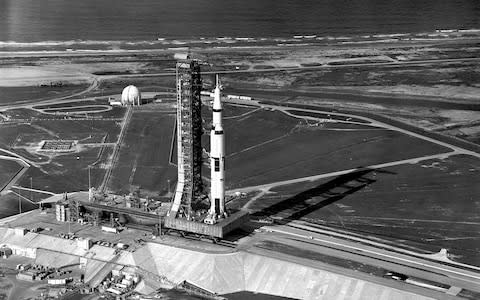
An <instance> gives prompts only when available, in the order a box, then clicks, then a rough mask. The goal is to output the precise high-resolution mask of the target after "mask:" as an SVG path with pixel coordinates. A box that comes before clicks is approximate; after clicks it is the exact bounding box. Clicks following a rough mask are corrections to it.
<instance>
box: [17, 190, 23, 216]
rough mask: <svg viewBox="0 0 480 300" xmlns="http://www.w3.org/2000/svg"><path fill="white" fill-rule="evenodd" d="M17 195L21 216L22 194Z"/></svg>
mask: <svg viewBox="0 0 480 300" xmlns="http://www.w3.org/2000/svg"><path fill="white" fill-rule="evenodd" d="M17 195H18V213H19V214H21V213H22V199H21V198H20V193H18V194H17Z"/></svg>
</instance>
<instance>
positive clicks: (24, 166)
mask: <svg viewBox="0 0 480 300" xmlns="http://www.w3.org/2000/svg"><path fill="white" fill-rule="evenodd" d="M0 150H1V151H3V152H4V153H7V154H9V155H0V160H2V159H3V160H10V161H14V162H16V163H18V164H19V165H20V166H21V167H22V169H21V170H20V171H18V172H17V174H15V176H13V177H12V179H10V181H9V182H8V183H7V184H6V185H5V186H3V187H2V188H1V189H0V193H2V192H4V191H8V190H9V189H10V187H11V186H12V185H14V184H15V183H16V182H17V181H18V180H19V179H20V178H21V177H22V176H23V174H24V173H25V172H27V170H28V168H29V167H30V165H29V164H28V163H27V161H26V160H25V159H23V158H22V157H21V156H19V155H17V154H15V153H13V152H11V151H8V150H6V149H1V148H0Z"/></svg>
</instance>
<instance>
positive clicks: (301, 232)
mask: <svg viewBox="0 0 480 300" xmlns="http://www.w3.org/2000/svg"><path fill="white" fill-rule="evenodd" d="M262 229H263V230H265V231H267V232H273V233H279V234H281V235H283V236H289V237H296V238H301V239H303V240H304V241H306V242H310V243H313V244H314V245H315V244H316V245H317V246H320V247H327V248H333V249H336V250H338V251H341V252H347V253H353V254H356V255H357V256H356V258H357V259H358V261H360V262H364V263H365V260H364V259H363V258H362V257H368V258H373V259H376V260H379V263H377V264H379V265H380V266H382V263H381V261H386V262H392V263H394V264H398V265H404V266H408V267H411V268H415V269H419V270H424V271H427V272H428V273H427V274H430V273H431V274H442V275H444V276H447V277H448V278H450V279H451V280H450V281H446V282H448V283H450V284H454V285H455V286H460V287H462V288H466V289H471V290H474V291H477V292H478V291H480V273H478V271H477V270H475V269H473V268H470V269H465V268H458V267H455V266H453V265H447V264H444V263H442V262H436V261H431V260H426V259H423V258H421V257H419V256H418V255H417V256H412V255H406V254H404V253H400V252H396V251H390V250H386V249H382V248H378V247H372V246H369V245H365V244H361V243H358V242H354V241H350V240H346V239H339V238H335V237H332V236H328V235H325V234H322V233H320V232H316V231H315V229H314V228H312V229H311V230H305V229H302V228H296V227H291V226H285V225H275V226H264V227H262ZM297 246H298V245H297ZM319 250H320V249H319ZM322 251H323V250H320V252H322ZM339 256H340V257H343V256H344V255H342V254H340V255H339ZM368 261H369V262H370V263H371V262H372V260H368ZM427 274H424V275H425V276H428V275H427ZM433 278H434V279H435V280H438V279H439V277H438V276H433ZM424 279H432V278H424ZM440 280H441V279H440Z"/></svg>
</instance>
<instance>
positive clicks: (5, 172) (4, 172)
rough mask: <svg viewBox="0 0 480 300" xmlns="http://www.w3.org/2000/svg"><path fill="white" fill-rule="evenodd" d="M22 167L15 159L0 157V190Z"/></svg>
mask: <svg viewBox="0 0 480 300" xmlns="http://www.w3.org/2000/svg"><path fill="white" fill-rule="evenodd" d="M21 169H22V166H20V165H19V164H18V163H16V162H15V161H11V160H3V159H0V191H1V190H2V189H3V188H4V187H5V186H6V185H7V184H8V183H9V182H10V180H12V178H13V177H14V176H15V175H16V174H17V173H18V172H19V171H20V170H21Z"/></svg>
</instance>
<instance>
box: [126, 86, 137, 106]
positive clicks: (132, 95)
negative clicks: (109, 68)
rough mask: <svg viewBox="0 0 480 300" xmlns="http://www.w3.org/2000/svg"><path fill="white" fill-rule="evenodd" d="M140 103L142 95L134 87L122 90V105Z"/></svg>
mask: <svg viewBox="0 0 480 300" xmlns="http://www.w3.org/2000/svg"><path fill="white" fill-rule="evenodd" d="M141 102H142V95H141V94H140V91H139V90H138V88H137V87H136V86H134V85H129V86H127V87H126V88H124V89H123V92H122V105H140V103H141Z"/></svg>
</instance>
